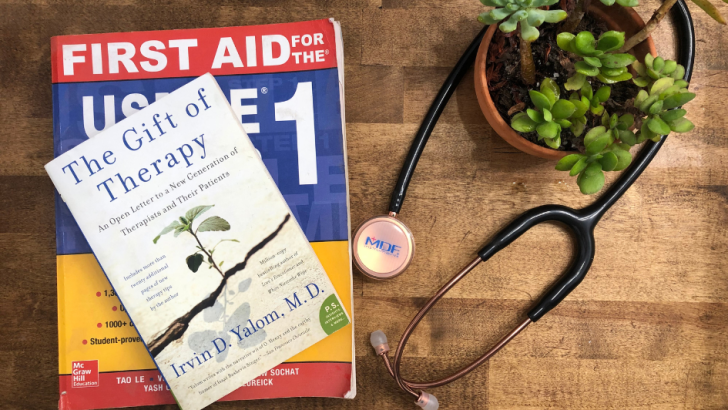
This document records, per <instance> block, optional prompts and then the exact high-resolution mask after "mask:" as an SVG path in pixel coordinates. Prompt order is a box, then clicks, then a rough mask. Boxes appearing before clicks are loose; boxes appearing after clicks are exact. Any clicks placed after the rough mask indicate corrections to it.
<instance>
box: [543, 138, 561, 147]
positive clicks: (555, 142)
mask: <svg viewBox="0 0 728 410" xmlns="http://www.w3.org/2000/svg"><path fill="white" fill-rule="evenodd" d="M543 142H544V143H545V144H546V145H547V146H548V147H549V148H553V149H559V147H560V146H561V135H557V136H556V137H555V138H544V140H543Z"/></svg>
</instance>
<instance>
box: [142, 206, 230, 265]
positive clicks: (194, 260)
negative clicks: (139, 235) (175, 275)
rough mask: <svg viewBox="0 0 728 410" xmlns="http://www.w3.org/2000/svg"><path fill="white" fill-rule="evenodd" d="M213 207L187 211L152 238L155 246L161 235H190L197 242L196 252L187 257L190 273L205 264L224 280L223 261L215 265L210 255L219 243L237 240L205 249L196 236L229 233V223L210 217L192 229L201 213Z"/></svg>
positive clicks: (195, 208)
mask: <svg viewBox="0 0 728 410" xmlns="http://www.w3.org/2000/svg"><path fill="white" fill-rule="evenodd" d="M213 206H214V205H201V206H196V207H194V208H192V209H190V210H189V211H187V213H185V216H180V217H179V220H175V221H173V222H172V223H171V224H169V225H167V227H166V228H164V229H162V232H160V233H159V235H157V237H156V238H154V240H153V242H154V243H155V244H156V243H157V241H158V240H159V238H161V237H162V235H166V234H168V233H170V232H174V237H175V238H176V237H178V236H179V235H180V234H182V233H184V232H187V233H189V234H190V235H192V237H194V238H195V241H197V246H195V248H197V250H196V251H195V253H193V254H191V255H190V256H188V257H187V267H188V268H190V270H191V271H192V272H197V270H198V269H200V265H202V263H206V264H207V265H208V269H213V268H214V269H215V270H216V271H217V272H218V273H219V274H220V276H222V277H223V278H224V277H225V274H224V273H223V272H222V270H221V268H222V265H223V263H225V261H220V263H219V264H217V263H215V260H214V259H213V256H212V255H213V254H214V253H215V249H216V248H217V247H218V245H220V244H221V243H223V242H239V241H238V240H237V239H222V240H220V241H219V242H218V243H217V244H215V245H214V246H213V247H212V248H205V247H204V246H203V245H202V242H201V241H200V238H199V236H198V234H199V233H201V232H211V231H229V230H230V223H228V221H226V220H224V219H223V218H220V217H219V216H211V217H209V218H207V219H205V220H204V221H202V222H200V224H199V225H197V228H193V227H192V224H193V223H194V221H195V219H197V218H198V217H199V216H200V215H202V214H203V213H205V212H207V211H209V210H210V209H211V208H212V207H213Z"/></svg>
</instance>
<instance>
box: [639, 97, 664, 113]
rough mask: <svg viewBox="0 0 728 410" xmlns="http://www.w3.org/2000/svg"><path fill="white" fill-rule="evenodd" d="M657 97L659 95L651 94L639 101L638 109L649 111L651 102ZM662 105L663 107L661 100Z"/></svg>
mask: <svg viewBox="0 0 728 410" xmlns="http://www.w3.org/2000/svg"><path fill="white" fill-rule="evenodd" d="M658 98H660V96H659V95H651V96H649V97H647V99H646V100H644V101H642V102H641V103H640V107H639V108H640V110H641V111H642V112H649V110H650V107H651V106H652V104H654V103H655V101H657V99H658ZM663 107H664V102H663Z"/></svg>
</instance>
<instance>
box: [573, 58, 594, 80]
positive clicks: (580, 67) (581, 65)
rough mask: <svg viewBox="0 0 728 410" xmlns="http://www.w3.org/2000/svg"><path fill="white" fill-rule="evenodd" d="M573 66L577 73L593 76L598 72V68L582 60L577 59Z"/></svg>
mask: <svg viewBox="0 0 728 410" xmlns="http://www.w3.org/2000/svg"><path fill="white" fill-rule="evenodd" d="M574 68H576V72H577V73H581V74H584V75H586V76H588V77H594V76H595V75H597V74H599V68H597V67H592V66H590V65H589V64H587V63H586V62H584V61H577V62H576V64H574Z"/></svg>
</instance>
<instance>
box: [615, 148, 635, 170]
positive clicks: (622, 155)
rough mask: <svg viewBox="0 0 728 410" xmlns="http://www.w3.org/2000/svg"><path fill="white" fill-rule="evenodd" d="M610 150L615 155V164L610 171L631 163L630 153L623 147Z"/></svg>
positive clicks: (620, 168) (623, 167)
mask: <svg viewBox="0 0 728 410" xmlns="http://www.w3.org/2000/svg"><path fill="white" fill-rule="evenodd" d="M612 152H613V153H614V154H615V155H616V156H617V166H616V167H614V169H613V170H612V171H621V170H623V169H625V168H627V167H628V166H629V164H631V163H632V154H630V153H629V151H626V150H623V149H614V150H612Z"/></svg>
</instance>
